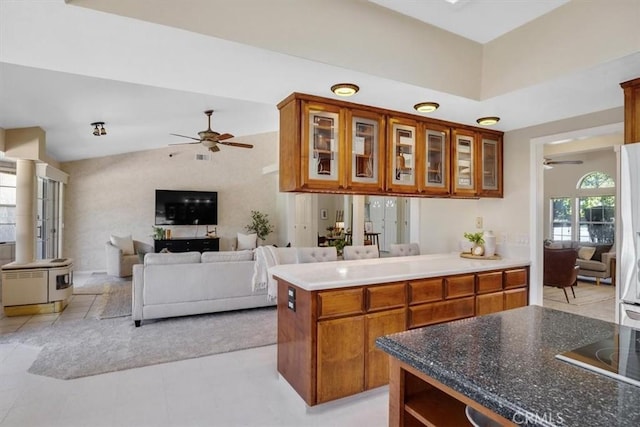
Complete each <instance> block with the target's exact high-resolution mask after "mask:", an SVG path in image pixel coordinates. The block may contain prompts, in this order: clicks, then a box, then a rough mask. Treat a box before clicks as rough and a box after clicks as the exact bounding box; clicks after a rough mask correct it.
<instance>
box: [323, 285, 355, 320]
mask: <svg viewBox="0 0 640 427" xmlns="http://www.w3.org/2000/svg"><path fill="white" fill-rule="evenodd" d="M363 311H364V304H363V297H362V288H357V289H345V290H340V291H327V292H319V293H318V318H320V319H323V318H327V317H333V316H345V315H349V314H361V313H362V312H363Z"/></svg>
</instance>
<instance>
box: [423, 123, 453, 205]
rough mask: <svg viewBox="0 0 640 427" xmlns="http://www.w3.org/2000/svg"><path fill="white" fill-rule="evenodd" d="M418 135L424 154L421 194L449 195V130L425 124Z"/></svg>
mask: <svg viewBox="0 0 640 427" xmlns="http://www.w3.org/2000/svg"><path fill="white" fill-rule="evenodd" d="M420 134H421V143H422V144H423V145H424V150H423V152H424V153H425V158H424V163H425V164H424V169H423V170H424V173H423V176H422V182H421V192H423V193H426V194H434V195H445V194H449V192H450V190H449V170H450V159H451V155H450V144H449V135H450V131H449V128H447V127H444V126H439V125H436V124H428V123H427V124H424V128H423V130H422V132H421V133H420Z"/></svg>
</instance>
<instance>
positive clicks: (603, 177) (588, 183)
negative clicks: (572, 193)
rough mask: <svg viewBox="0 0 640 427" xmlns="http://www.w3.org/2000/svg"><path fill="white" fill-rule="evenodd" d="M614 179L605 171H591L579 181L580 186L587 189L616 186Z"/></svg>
mask: <svg viewBox="0 0 640 427" xmlns="http://www.w3.org/2000/svg"><path fill="white" fill-rule="evenodd" d="M615 186H616V184H615V183H614V182H613V179H612V178H611V177H610V176H609V175H607V174H606V173H604V172H590V173H588V174H586V175H585V176H583V177H582V179H581V180H580V181H579V182H578V188H580V189H583V190H586V189H592V188H614V187H615Z"/></svg>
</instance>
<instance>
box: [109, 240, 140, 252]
mask: <svg viewBox="0 0 640 427" xmlns="http://www.w3.org/2000/svg"><path fill="white" fill-rule="evenodd" d="M110 240H111V244H112V245H113V246H115V247H117V248H118V249H120V250H121V251H122V254H123V255H134V254H135V251H134V249H133V239H132V238H131V235H128V236H124V237H119V236H113V235H112V236H111V239H110Z"/></svg>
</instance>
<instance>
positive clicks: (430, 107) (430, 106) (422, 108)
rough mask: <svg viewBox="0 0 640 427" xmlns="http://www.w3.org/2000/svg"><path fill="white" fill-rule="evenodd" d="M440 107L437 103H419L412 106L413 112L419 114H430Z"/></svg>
mask: <svg viewBox="0 0 640 427" xmlns="http://www.w3.org/2000/svg"><path fill="white" fill-rule="evenodd" d="M438 107H440V104H438V103H437V102H421V103H419V104H416V105H414V106H413V108H414V110H416V111H418V112H420V113H432V112H434V111H436V110H437V109H438Z"/></svg>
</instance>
